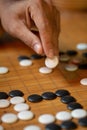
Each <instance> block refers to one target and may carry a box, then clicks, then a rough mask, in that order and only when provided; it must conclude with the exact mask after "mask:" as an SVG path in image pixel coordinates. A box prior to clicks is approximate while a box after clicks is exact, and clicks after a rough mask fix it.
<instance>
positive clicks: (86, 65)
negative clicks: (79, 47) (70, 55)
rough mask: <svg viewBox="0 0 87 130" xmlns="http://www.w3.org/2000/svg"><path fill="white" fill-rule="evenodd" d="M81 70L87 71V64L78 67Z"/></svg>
mask: <svg viewBox="0 0 87 130" xmlns="http://www.w3.org/2000/svg"><path fill="white" fill-rule="evenodd" d="M78 67H79V69H87V63H81V64H79V65H78Z"/></svg>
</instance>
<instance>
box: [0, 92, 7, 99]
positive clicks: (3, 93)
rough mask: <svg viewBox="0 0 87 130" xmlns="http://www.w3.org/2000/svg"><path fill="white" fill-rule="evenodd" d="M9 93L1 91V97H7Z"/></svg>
mask: <svg viewBox="0 0 87 130" xmlns="http://www.w3.org/2000/svg"><path fill="white" fill-rule="evenodd" d="M7 98H8V94H7V93H6V92H0V99H7Z"/></svg>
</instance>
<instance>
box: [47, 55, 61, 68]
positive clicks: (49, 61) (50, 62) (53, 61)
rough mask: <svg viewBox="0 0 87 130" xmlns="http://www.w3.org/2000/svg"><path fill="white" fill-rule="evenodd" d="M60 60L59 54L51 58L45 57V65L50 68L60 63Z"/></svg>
mask: <svg viewBox="0 0 87 130" xmlns="http://www.w3.org/2000/svg"><path fill="white" fill-rule="evenodd" d="M58 63H59V61H58V56H54V58H52V59H50V58H48V57H47V58H46V59H45V65H46V66H47V67H48V68H51V69H52V68H55V67H56V66H57V65H58Z"/></svg>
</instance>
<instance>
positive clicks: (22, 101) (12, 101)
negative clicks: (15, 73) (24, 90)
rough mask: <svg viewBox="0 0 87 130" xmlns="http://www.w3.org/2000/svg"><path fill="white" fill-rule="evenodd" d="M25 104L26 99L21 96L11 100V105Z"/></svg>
mask: <svg viewBox="0 0 87 130" xmlns="http://www.w3.org/2000/svg"><path fill="white" fill-rule="evenodd" d="M24 102H25V99H24V98H23V97H19V96H16V97H13V98H11V99H10V103H11V104H19V103H24Z"/></svg>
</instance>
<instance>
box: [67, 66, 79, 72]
mask: <svg viewBox="0 0 87 130" xmlns="http://www.w3.org/2000/svg"><path fill="white" fill-rule="evenodd" d="M65 69H66V70H67V71H76V70H78V66H77V65H74V64H68V65H66V66H65Z"/></svg>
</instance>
